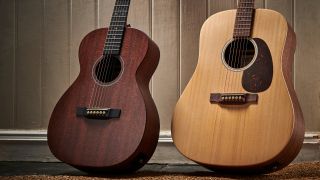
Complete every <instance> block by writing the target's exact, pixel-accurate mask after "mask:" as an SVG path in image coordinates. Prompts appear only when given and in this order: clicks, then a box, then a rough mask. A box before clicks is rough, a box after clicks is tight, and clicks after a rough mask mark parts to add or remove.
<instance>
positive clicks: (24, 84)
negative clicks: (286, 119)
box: [0, 0, 320, 131]
mask: <svg viewBox="0 0 320 180" xmlns="http://www.w3.org/2000/svg"><path fill="white" fill-rule="evenodd" d="M113 5H114V0H0V24H1V26H0V35H1V38H0V99H1V102H2V103H0V109H1V111H0V129H45V128H46V127H47V124H48V119H49V117H50V113H51V111H52V109H53V107H54V105H55V103H56V102H57V100H58V98H59V97H60V96H61V95H62V93H63V92H64V91H65V90H66V88H67V87H68V86H69V85H70V84H71V83H72V82H73V80H74V79H75V78H76V76H77V74H78V72H79V64H78V57H77V52H78V47H79V43H80V41H81V39H82V38H83V37H84V35H85V34H87V33H88V32H89V31H91V30H93V29H96V28H99V27H105V26H106V25H108V23H109V19H110V17H111V13H112V9H113ZM256 6H257V7H264V8H270V9H275V10H277V11H280V12H281V13H283V14H284V15H285V17H286V18H287V19H288V21H289V22H290V24H291V25H292V26H293V27H294V29H295V31H296V33H297V38H298V49H297V52H296V61H295V66H294V70H295V77H294V82H295V88H296V90H297V93H298V96H299V99H300V102H301V105H302V109H303V112H304V116H305V120H306V127H307V130H308V131H320V121H319V119H320V75H319V74H320V73H319V70H320V46H319V43H320V31H319V29H320V11H319V9H320V1H319V0H308V1H305V0H256ZM235 7H236V0H132V6H131V9H130V13H129V21H128V22H129V23H130V24H131V25H132V26H133V27H135V28H138V29H141V30H143V31H144V32H146V33H147V34H148V35H150V36H151V37H152V38H153V39H154V40H155V41H156V42H157V44H158V45H159V47H160V49H161V59H160V64H159V66H158V69H157V71H156V73H155V74H154V76H153V78H152V82H151V85H150V88H151V91H152V95H153V97H154V99H155V101H156V104H157V107H158V110H159V113H160V117H161V129H162V130H170V121H171V115H172V111H173V107H174V105H175V103H176V101H177V99H178V98H179V95H180V93H181V92H182V91H183V89H184V87H185V85H186V83H187V82H188V80H189V78H190V77H191V75H192V73H193V70H194V68H195V65H196V62H197V57H198V40H199V32H200V28H201V25H202V24H203V22H204V21H205V20H206V18H207V17H208V16H210V15H211V14H214V13H216V12H219V11H222V10H225V9H231V8H235Z"/></svg>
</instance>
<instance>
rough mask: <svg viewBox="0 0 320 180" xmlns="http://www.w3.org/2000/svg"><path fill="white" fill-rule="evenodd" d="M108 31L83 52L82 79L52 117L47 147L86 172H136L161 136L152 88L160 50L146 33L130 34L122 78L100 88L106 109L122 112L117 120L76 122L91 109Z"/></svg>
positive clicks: (90, 38) (91, 37)
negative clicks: (79, 110) (83, 109)
mask: <svg viewBox="0 0 320 180" xmlns="http://www.w3.org/2000/svg"><path fill="white" fill-rule="evenodd" d="M106 36H107V29H106V28H104V29H97V30H95V31H92V32H91V33H89V34H88V35H87V36H86V37H85V38H84V39H83V41H82V42H81V45H80V48H79V59H80V69H81V70H80V74H79V76H78V78H77V79H76V81H75V82H74V83H73V84H72V86H71V87H70V88H69V89H68V90H67V91H66V92H65V94H64V95H63V96H62V97H61V99H60V100H59V102H58V103H57V105H56V107H55V108H54V111H53V113H52V116H51V119H50V123H49V128H48V144H49V147H50V149H51V151H52V153H53V154H54V155H55V156H56V157H57V158H58V159H60V160H61V161H63V162H65V163H68V164H70V165H72V166H74V167H76V168H79V169H81V170H84V171H87V172H98V173H116V172H121V173H124V172H131V171H134V170H137V169H139V168H140V167H142V166H143V165H144V164H145V163H146V162H147V161H148V160H149V159H150V157H151V156H152V154H153V152H154V150H155V148H156V145H157V142H158V136H159V117H158V113H157V109H156V106H155V104H154V102H153V99H152V97H151V95H150V91H149V88H148V84H149V81H150V78H151V76H152V74H153V73H154V71H155V69H156V67H157V65H158V61H159V55H160V53H159V49H158V47H157V45H156V44H155V43H154V42H153V41H152V40H151V39H150V38H148V37H147V35H145V34H144V33H143V32H141V31H139V30H136V29H133V28H126V30H125V35H124V39H123V43H122V49H121V54H120V56H121V58H122V61H123V64H122V65H123V67H122V68H123V74H122V75H121V77H120V78H119V79H118V81H117V82H116V83H114V84H112V85H111V86H104V87H100V90H101V91H102V93H103V94H104V95H105V96H104V98H101V99H100V101H101V104H102V106H103V107H108V108H117V109H121V116H120V118H118V119H109V120H92V119H86V118H79V117H77V116H76V107H88V104H89V103H90V99H91V95H92V93H93V87H94V85H95V81H94V80H93V77H92V67H93V66H94V64H95V63H96V61H97V59H99V58H100V56H101V55H102V54H103V47H104V43H105V37H106Z"/></svg>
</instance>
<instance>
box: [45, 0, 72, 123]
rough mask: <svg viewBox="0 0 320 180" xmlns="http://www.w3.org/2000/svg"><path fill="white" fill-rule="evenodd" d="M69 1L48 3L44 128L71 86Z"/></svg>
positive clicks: (46, 11)
mask: <svg viewBox="0 0 320 180" xmlns="http://www.w3.org/2000/svg"><path fill="white" fill-rule="evenodd" d="M70 2H71V1H70V0H69V1H66V0H50V1H46V3H45V12H44V18H45V19H44V21H45V25H44V28H45V33H44V35H45V39H44V48H45V49H44V51H45V56H44V58H43V62H42V64H41V68H42V97H41V99H42V108H43V111H42V120H43V123H42V127H43V128H46V127H47V124H48V121H49V118H50V115H51V112H52V110H53V108H54V106H55V105H56V103H57V101H58V99H59V98H60V97H61V96H62V94H63V93H64V92H65V91H66V89H67V87H68V86H69V84H70V82H69V79H70V78H69V75H70V64H69V63H70V60H69V59H70V54H69V53H70V52H69V47H70V26H69V24H70V15H71V14H70V13H71V11H70Z"/></svg>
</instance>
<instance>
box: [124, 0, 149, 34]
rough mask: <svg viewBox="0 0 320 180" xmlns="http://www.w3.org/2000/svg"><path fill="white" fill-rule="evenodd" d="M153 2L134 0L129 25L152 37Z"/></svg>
mask: <svg viewBox="0 0 320 180" xmlns="http://www.w3.org/2000/svg"><path fill="white" fill-rule="evenodd" d="M151 18H152V17H151V1H150V0H134V1H131V5H130V10H129V15H128V24H130V25H131V26H132V27H133V28H136V29H139V30H141V31H143V32H145V33H146V34H147V35H149V36H150V35H151V28H150V27H151Z"/></svg>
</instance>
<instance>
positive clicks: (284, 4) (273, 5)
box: [266, 0, 294, 26]
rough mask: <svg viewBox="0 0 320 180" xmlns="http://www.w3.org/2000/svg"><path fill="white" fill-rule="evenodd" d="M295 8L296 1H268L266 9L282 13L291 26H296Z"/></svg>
mask: <svg viewBox="0 0 320 180" xmlns="http://www.w3.org/2000/svg"><path fill="white" fill-rule="evenodd" d="M293 6H294V0H281V1H279V0H266V8H267V9H272V10H275V11H278V12H279V13H281V14H282V15H283V16H284V17H285V18H286V19H287V21H288V22H289V24H290V25H291V26H293V25H294V22H293V18H294V17H293V13H294V12H293Z"/></svg>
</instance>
